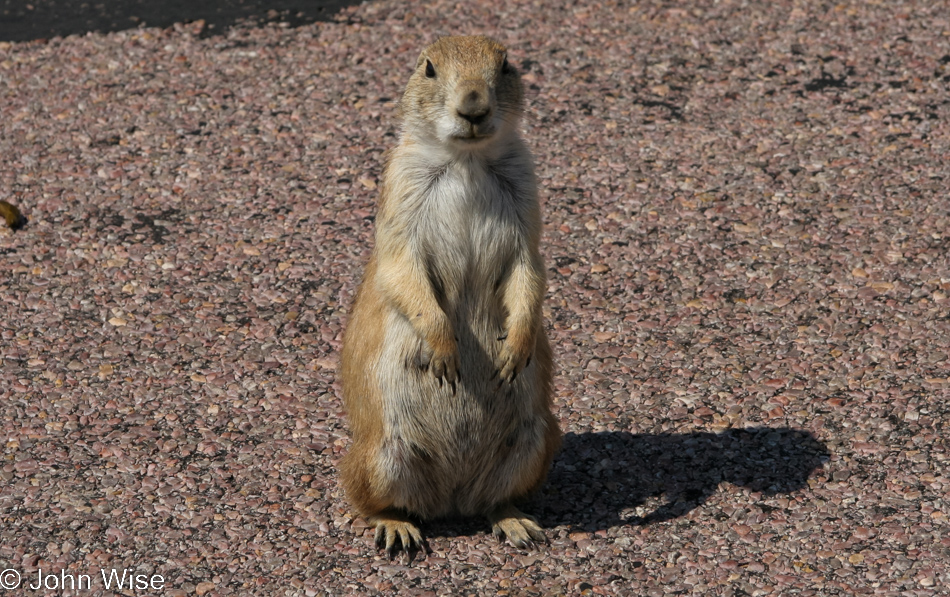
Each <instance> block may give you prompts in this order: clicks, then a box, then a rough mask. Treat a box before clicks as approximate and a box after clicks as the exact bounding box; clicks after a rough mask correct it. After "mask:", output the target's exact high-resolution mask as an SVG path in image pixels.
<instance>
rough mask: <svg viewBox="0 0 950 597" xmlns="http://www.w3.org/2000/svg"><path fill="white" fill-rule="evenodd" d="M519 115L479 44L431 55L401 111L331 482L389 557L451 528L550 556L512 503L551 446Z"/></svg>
mask: <svg viewBox="0 0 950 597" xmlns="http://www.w3.org/2000/svg"><path fill="white" fill-rule="evenodd" d="M523 106H524V93H523V89H522V85H521V78H520V75H519V74H518V72H517V71H516V70H515V68H514V67H513V66H512V65H511V64H510V63H509V62H508V59H507V51H506V49H505V48H504V47H503V46H502V45H500V44H499V43H497V42H495V41H493V40H491V39H488V38H486V37H446V38H442V39H439V40H438V41H436V42H435V43H433V44H432V45H430V46H429V47H427V48H425V49H424V50H423V51H422V54H421V55H420V56H419V60H418V62H417V64H416V68H415V71H414V72H413V74H412V76H411V77H410V79H409V84H408V86H407V88H406V91H405V94H404V95H403V98H402V101H401V103H400V112H401V118H402V127H401V133H400V138H399V144H398V146H397V147H396V148H395V150H394V151H393V152H392V153H391V154H390V156H389V158H388V162H387V165H386V167H385V171H384V173H383V179H382V185H381V196H380V198H379V205H378V214H377V217H376V245H375V247H374V249H373V253H372V256H371V257H370V260H369V263H368V264H367V266H366V270H365V272H364V277H363V281H362V283H361V285H360V288H359V291H358V292H357V295H356V299H355V302H354V305H353V309H352V312H351V315H350V320H349V324H348V326H347V329H346V333H345V337H344V342H343V362H342V369H341V371H342V384H343V400H344V404H345V406H346V409H347V412H348V418H349V427H350V434H351V438H352V444H351V445H350V449H349V452H348V454H347V455H346V456H345V458H344V459H343V462H342V464H341V471H340V473H341V481H342V484H343V487H344V489H345V490H346V493H347V496H348V498H349V500H350V501H351V502H352V504H353V505H354V506H355V507H356V509H357V510H358V511H359V512H360V514H362V515H363V516H364V517H366V518H367V519H368V520H369V521H370V522H371V523H374V524H375V526H376V544H377V546H378V547H382V546H384V545H385V547H386V550H387V552H388V553H389V555H390V557H392V556H393V555H395V553H396V552H397V551H398V549H399V548H400V547H401V549H403V550H405V551H406V552H407V553H409V554H410V557H411V554H412V552H413V551H415V550H417V549H418V548H420V547H422V546H423V543H422V535H421V533H420V532H419V529H418V528H417V527H416V525H415V524H414V522H413V520H415V519H429V518H434V517H440V516H445V515H450V514H461V515H464V516H471V515H484V516H487V517H488V520H489V522H490V523H491V525H492V530H493V531H494V533H495V535H496V536H498V537H499V538H501V537H502V536H507V538H508V540H509V541H511V542H512V543H513V544H514V545H516V546H518V547H522V548H524V547H529V546H531V545H533V543H534V542H543V541H545V536H544V533H543V531H542V530H541V527H540V526H539V525H538V524H537V521H535V520H534V519H533V518H531V517H529V516H527V515H525V514H523V513H522V512H521V511H519V510H518V509H517V508H516V507H515V506H514V501H516V500H518V499H519V498H523V497H525V496H526V495H528V494H530V493H531V492H532V491H533V490H535V489H536V488H537V487H538V486H539V485H540V484H541V483H542V482H543V481H544V478H545V476H546V474H547V471H548V468H549V467H550V465H551V460H552V459H553V457H554V453H555V452H556V450H557V449H558V447H559V446H560V441H561V432H560V429H559V427H558V424H557V420H556V419H555V418H554V415H553V414H552V413H551V406H552V404H551V376H552V362H551V349H550V346H549V344H548V340H547V337H546V335H545V332H544V328H543V325H542V321H541V301H542V299H543V297H544V292H545V270H544V264H543V262H542V259H541V254H540V252H539V250H538V243H539V238H540V235H541V215H540V207H539V205H538V198H537V185H536V182H535V176H534V166H533V163H532V158H531V154H530V152H529V151H528V149H527V148H526V147H525V145H524V143H523V141H522V140H521V138H520V137H519V134H518V130H517V129H518V124H519V121H520V117H521V114H522V111H523Z"/></svg>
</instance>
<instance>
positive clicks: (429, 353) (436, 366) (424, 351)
mask: <svg viewBox="0 0 950 597" xmlns="http://www.w3.org/2000/svg"><path fill="white" fill-rule="evenodd" d="M437 347H438V350H437V349H436V348H433V346H432V345H431V344H429V343H428V342H426V341H425V340H421V341H420V342H419V351H418V353H417V355H416V363H417V364H418V366H419V368H420V369H422V370H423V371H431V372H432V375H434V376H435V378H436V379H437V380H439V385H440V386H441V385H442V383H443V382H447V383H449V384H451V385H452V387H453V388H454V387H455V384H456V383H457V382H458V380H459V378H460V377H461V374H460V371H459V368H460V365H461V363H460V360H461V359H460V357H459V351H458V344H457V343H456V342H455V340H454V339H452V340H450V341H444V342H440V343H439V344H438V345H437Z"/></svg>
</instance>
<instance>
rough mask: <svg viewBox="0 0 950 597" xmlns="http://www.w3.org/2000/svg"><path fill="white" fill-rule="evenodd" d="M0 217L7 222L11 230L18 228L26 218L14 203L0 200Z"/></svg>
mask: <svg viewBox="0 0 950 597" xmlns="http://www.w3.org/2000/svg"><path fill="white" fill-rule="evenodd" d="M0 217H2V218H3V220H4V221H5V222H6V223H7V226H9V227H10V229H11V230H18V229H19V228H21V227H22V226H23V224H25V223H26V218H24V217H23V214H22V213H20V210H19V209H17V206H16V205H13V204H12V203H8V202H6V201H3V200H0Z"/></svg>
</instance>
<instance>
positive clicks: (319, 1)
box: [0, 0, 360, 41]
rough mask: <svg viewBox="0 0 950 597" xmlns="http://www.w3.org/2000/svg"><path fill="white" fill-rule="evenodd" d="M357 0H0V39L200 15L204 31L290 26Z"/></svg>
mask: <svg viewBox="0 0 950 597" xmlns="http://www.w3.org/2000/svg"><path fill="white" fill-rule="evenodd" d="M359 3H360V0H306V1H301V0H165V1H164V2H155V1H154V0H89V1H88V2H79V1H78V0H77V1H63V0H0V41H29V40H36V39H45V38H50V37H55V36H57V35H61V36H66V35H72V34H80V35H81V34H84V33H87V32H89V31H99V32H102V33H108V32H110V31H122V30H125V29H133V28H135V27H138V26H139V25H142V24H144V25H146V26H148V27H162V28H164V27H169V26H171V25H173V24H174V23H187V22H194V21H204V22H205V26H204V28H203V29H202V30H201V31H202V33H203V34H205V35H214V34H219V33H223V32H224V30H226V29H227V28H228V27H230V26H232V25H234V24H236V23H242V22H243V23H249V24H256V23H265V22H282V23H289V24H290V25H291V26H293V27H297V26H300V25H306V24H309V23H313V22H315V21H327V20H330V19H331V18H332V17H333V15H334V14H336V13H337V12H339V11H340V9H341V8H343V7H346V6H352V5H354V4H359Z"/></svg>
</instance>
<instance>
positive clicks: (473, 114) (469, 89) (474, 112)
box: [455, 79, 491, 124]
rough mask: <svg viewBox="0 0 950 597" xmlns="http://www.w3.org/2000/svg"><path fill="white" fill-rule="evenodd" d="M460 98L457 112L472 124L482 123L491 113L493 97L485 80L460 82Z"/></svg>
mask: <svg viewBox="0 0 950 597" xmlns="http://www.w3.org/2000/svg"><path fill="white" fill-rule="evenodd" d="M458 98H459V99H458V105H457V107H456V109H455V111H456V113H457V114H458V115H459V117H460V118H464V119H465V120H467V121H468V122H470V123H472V124H481V123H482V122H484V121H485V119H486V118H488V116H489V115H490V114H491V98H490V94H489V90H488V85H487V84H486V83H485V81H482V80H478V79H476V80H469V81H463V82H462V83H460V84H459V94H458Z"/></svg>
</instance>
